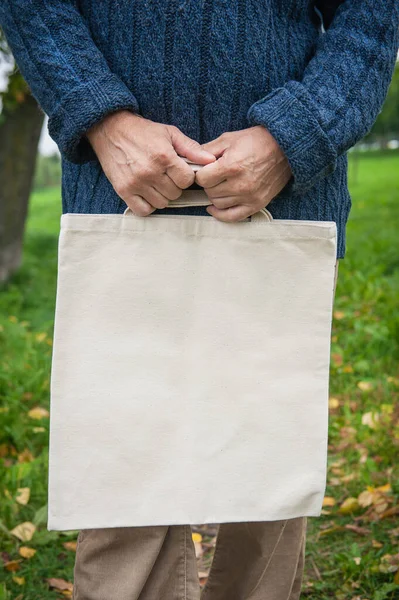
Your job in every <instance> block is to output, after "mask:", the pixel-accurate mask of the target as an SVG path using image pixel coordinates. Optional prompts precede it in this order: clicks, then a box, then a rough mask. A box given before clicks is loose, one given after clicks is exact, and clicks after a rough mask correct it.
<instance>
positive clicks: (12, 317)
mask: <svg viewBox="0 0 399 600" xmlns="http://www.w3.org/2000/svg"><path fill="white" fill-rule="evenodd" d="M8 320H9V321H10V322H11V323H18V319H17V317H14V315H10V316H9V317H8Z"/></svg>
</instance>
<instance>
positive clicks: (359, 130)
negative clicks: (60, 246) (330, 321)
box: [0, 0, 399, 257]
mask: <svg viewBox="0 0 399 600" xmlns="http://www.w3.org/2000/svg"><path fill="white" fill-rule="evenodd" d="M312 6H313V2H312V0H285V1H284V2H281V0H102V1H101V2H98V1H97V0H0V25H1V26H2V28H3V30H4V33H5V35H6V38H7V40H8V43H9V45H10V47H11V49H12V51H13V53H14V56H15V59H16V61H17V64H18V66H19V68H20V70H21V72H22V74H23V75H24V77H25V79H26V81H27V82H28V84H29V85H30V88H31V90H32V93H33V95H34V96H35V98H36V99H37V101H38V103H39V104H40V106H41V107H42V109H43V111H44V112H46V113H47V114H48V116H49V132H50V135H51V136H52V138H53V139H54V140H55V141H56V143H57V144H58V146H59V149H60V151H61V155H62V169H63V171H62V202H63V211H64V212H84V213H121V212H123V210H124V208H125V206H126V205H125V203H124V202H123V200H122V199H121V198H120V197H119V196H118V195H117V194H116V192H115V191H114V189H113V188H112V186H111V184H110V182H109V181H108V180H107V178H106V177H105V175H104V173H103V171H102V169H101V165H100V164H99V161H98V159H97V157H96V155H95V153H94V152H93V150H92V148H91V146H90V144H89V143H88V141H87V139H86V138H85V132H86V131H87V130H88V129H89V128H90V127H91V126H92V125H93V124H94V123H96V122H98V121H99V120H101V119H102V118H103V117H104V116H105V115H106V114H108V113H110V112H113V111H116V110H119V109H122V108H124V109H127V110H131V111H132V112H140V113H141V114H142V115H143V116H145V117H147V118H148V119H152V120H154V121H158V122H161V123H169V124H173V125H176V126H177V127H179V128H180V129H181V130H182V131H183V132H184V133H185V134H186V135H188V136H190V137H192V138H194V139H196V140H198V141H199V142H200V143H205V142H207V141H210V140H212V139H214V138H216V137H217V136H219V135H220V134H222V133H223V132H224V131H234V130H238V129H242V128H245V127H249V126H252V125H262V126H264V127H266V128H267V129H269V131H270V132H271V133H272V134H273V136H274V137H275V138H276V140H277V141H278V143H279V144H280V146H281V148H282V149H283V150H284V152H285V153H286V155H287V158H288V160H289V162H290V165H291V168H292V172H293V177H292V178H291V181H290V182H289V183H288V184H287V185H286V186H285V188H284V189H283V190H282V191H281V193H280V194H279V195H278V196H277V197H276V198H274V199H273V201H272V202H271V203H270V205H269V208H270V211H271V213H272V214H273V216H274V217H275V218H278V219H306V220H326V221H329V220H334V221H335V222H336V223H337V228H338V257H343V256H344V254H345V225H346V221H347V218H348V214H349V210H350V204H351V200H350V195H349V192H348V186H347V156H346V152H347V150H348V149H349V148H350V147H351V146H353V145H354V144H355V143H356V142H357V141H358V140H359V139H360V138H361V137H362V136H363V135H364V134H365V133H366V132H367V131H368V130H369V129H370V128H371V126H372V124H373V122H374V120H375V118H376V116H377V115H378V113H379V111H380V110H381V107H382V104H383V101H384V99H385V96H386V93H387V90H388V86H389V83H390V79H391V77H392V72H393V68H394V63H395V59H396V54H397V49H398V45H399V38H398V30H399V2H398V1H397V0H384V2H381V1H380V0H346V1H345V2H343V3H342V4H341V5H340V6H339V8H338V10H337V12H336V14H335V17H334V19H333V21H332V23H331V25H330V26H329V27H328V29H327V31H326V32H325V33H323V30H322V28H321V24H320V21H319V20H318V18H317V15H316V18H315V12H314V10H313V9H312ZM177 211H178V212H179V213H181V214H203V215H206V216H208V217H209V215H208V213H207V212H206V211H205V209H204V208H203V207H195V208H181V209H164V212H167V213H168V212H169V213H170V212H172V213H173V214H176V213H177ZM157 212H158V211H157Z"/></svg>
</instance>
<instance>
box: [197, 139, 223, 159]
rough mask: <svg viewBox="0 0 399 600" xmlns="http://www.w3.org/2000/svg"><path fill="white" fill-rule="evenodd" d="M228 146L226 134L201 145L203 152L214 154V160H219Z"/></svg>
mask: <svg viewBox="0 0 399 600" xmlns="http://www.w3.org/2000/svg"><path fill="white" fill-rule="evenodd" d="M228 145H229V141H228V137H227V136H226V134H222V135H220V136H219V137H217V138H215V139H214V140H212V141H210V142H207V143H206V144H202V148H203V150H206V151H207V152H210V153H211V154H214V155H215V156H216V158H219V157H220V156H221V155H222V154H223V152H224V151H225V150H226V148H227V147H228Z"/></svg>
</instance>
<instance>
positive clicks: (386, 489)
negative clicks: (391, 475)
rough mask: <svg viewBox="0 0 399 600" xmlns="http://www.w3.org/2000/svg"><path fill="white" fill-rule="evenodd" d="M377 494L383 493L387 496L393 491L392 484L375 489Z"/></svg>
mask: <svg viewBox="0 0 399 600" xmlns="http://www.w3.org/2000/svg"><path fill="white" fill-rule="evenodd" d="M375 491H376V492H382V493H383V494H386V493H387V492H391V491H392V487H391V484H390V483H386V484H385V485H380V486H379V487H377V488H375Z"/></svg>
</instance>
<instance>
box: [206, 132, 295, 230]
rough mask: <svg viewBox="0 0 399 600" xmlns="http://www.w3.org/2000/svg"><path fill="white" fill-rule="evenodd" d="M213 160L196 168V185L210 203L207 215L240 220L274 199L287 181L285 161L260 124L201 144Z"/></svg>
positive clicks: (288, 174)
mask: <svg viewBox="0 0 399 600" xmlns="http://www.w3.org/2000/svg"><path fill="white" fill-rule="evenodd" d="M202 148H203V149H204V150H207V151H208V152H211V153H212V154H214V155H215V156H216V158H217V160H216V161H215V162H213V163H211V164H208V165H206V166H205V167H203V168H202V169H200V170H199V171H198V172H197V174H196V182H197V183H198V184H199V185H201V186H202V187H203V188H204V189H205V192H206V194H207V196H208V198H209V199H210V201H211V202H212V205H210V206H208V207H207V211H208V212H209V214H210V215H212V216H213V217H215V218H216V219H219V220H220V221H226V222H233V221H243V220H244V219H246V218H248V217H249V216H251V215H253V214H254V213H256V212H258V211H259V210H260V209H261V208H263V207H265V206H267V205H268V204H269V202H270V201H271V200H272V199H273V198H274V197H275V196H277V194H278V193H279V192H280V191H281V190H282V189H283V187H284V186H285V185H286V184H287V183H288V181H289V180H290V178H291V175H292V172H291V168H290V166H289V164H288V160H287V158H286V156H285V154H284V153H283V151H282V150H281V148H280V146H279V145H278V143H277V142H276V140H275V139H274V137H273V136H272V135H271V134H270V133H269V131H268V130H267V129H266V128H265V127H263V126H262V125H256V126H255V127H250V128H248V129H241V130H240V131H232V132H226V133H223V134H222V135H221V136H220V137H218V138H216V139H215V140H212V141H211V142H208V143H207V144H203V145H202Z"/></svg>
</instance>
